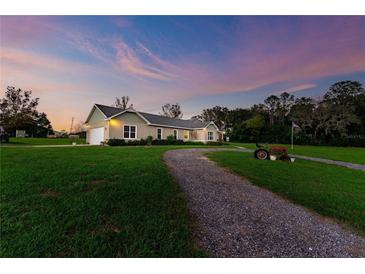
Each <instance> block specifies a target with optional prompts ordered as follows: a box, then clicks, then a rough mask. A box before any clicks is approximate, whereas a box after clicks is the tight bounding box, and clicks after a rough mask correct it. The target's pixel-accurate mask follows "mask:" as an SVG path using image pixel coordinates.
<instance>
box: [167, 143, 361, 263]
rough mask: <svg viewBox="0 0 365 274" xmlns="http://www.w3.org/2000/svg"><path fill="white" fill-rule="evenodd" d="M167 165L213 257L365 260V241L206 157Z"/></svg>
mask: <svg viewBox="0 0 365 274" xmlns="http://www.w3.org/2000/svg"><path fill="white" fill-rule="evenodd" d="M217 150H227V149H183V150H182V149H181V150H171V151H168V152H166V153H165V156H164V159H165V162H166V163H167V165H168V166H169V168H170V169H171V171H172V174H173V175H174V177H175V178H176V179H177V182H178V183H179V184H180V186H181V188H182V189H183V191H184V192H185V194H186V196H187V199H188V206H189V209H190V212H191V214H192V215H193V218H194V219H195V220H196V222H197V229H196V230H195V231H194V237H195V239H196V241H197V243H198V244H199V245H200V246H201V247H202V248H204V249H206V250H207V251H208V252H209V253H210V254H211V255H212V256H213V257H365V238H364V237H361V236H359V235H356V234H354V233H353V232H351V231H347V230H344V229H343V228H341V227H340V225H338V224H336V222H334V221H333V220H331V219H328V218H324V217H322V216H319V215H318V214H315V213H313V212H310V211H309V210H307V209H305V208H304V207H301V206H298V205H295V204H293V203H291V202H289V201H287V200H285V199H283V198H281V197H279V196H277V195H275V194H273V193H272V192H270V191H268V190H265V189H263V188H259V187H257V186H254V185H252V184H251V183H250V182H249V181H247V180H245V179H243V178H241V177H239V176H237V175H234V174H232V173H231V172H229V171H228V170H226V169H224V168H222V167H219V166H217V165H216V164H214V163H213V162H211V161H209V159H208V158H207V157H206V156H204V153H205V152H210V151H217Z"/></svg>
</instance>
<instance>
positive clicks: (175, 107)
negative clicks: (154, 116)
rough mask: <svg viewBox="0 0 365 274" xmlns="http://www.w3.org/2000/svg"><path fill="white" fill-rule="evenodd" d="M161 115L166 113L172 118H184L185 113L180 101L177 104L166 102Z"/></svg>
mask: <svg viewBox="0 0 365 274" xmlns="http://www.w3.org/2000/svg"><path fill="white" fill-rule="evenodd" d="M161 115H164V116H166V117H171V118H179V119H180V118H182V117H183V113H182V110H181V107H180V104H179V103H176V104H164V105H163V106H162V113H161Z"/></svg>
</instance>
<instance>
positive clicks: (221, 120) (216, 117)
mask: <svg viewBox="0 0 365 274" xmlns="http://www.w3.org/2000/svg"><path fill="white" fill-rule="evenodd" d="M201 118H202V119H203V120H204V121H213V122H214V124H216V126H217V127H218V128H219V129H220V130H224V129H226V125H227V118H228V108H226V107H220V106H215V107H213V108H208V109H203V113H202V115H201Z"/></svg>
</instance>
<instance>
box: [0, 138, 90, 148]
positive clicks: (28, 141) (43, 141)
mask: <svg viewBox="0 0 365 274" xmlns="http://www.w3.org/2000/svg"><path fill="white" fill-rule="evenodd" d="M73 142H76V143H77V144H85V139H68V138H54V139H53V138H15V137H10V139H9V143H8V144H2V145H4V146H7V145H32V146H33V145H71V144H72V143H73Z"/></svg>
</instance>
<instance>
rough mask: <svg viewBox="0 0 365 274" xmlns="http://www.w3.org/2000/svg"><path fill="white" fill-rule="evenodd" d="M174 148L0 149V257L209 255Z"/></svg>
mask: <svg viewBox="0 0 365 274" xmlns="http://www.w3.org/2000/svg"><path fill="white" fill-rule="evenodd" d="M180 147H181V146H180ZM171 148H172V147H167V146H165V147H139V148H136V147H118V148H116V147H114V148H112V147H71V148H63V147H59V148H21V147H19V148H1V150H0V152H1V186H0V187H1V189H0V190H1V246H0V256H1V257H198V256H205V254H204V253H203V252H201V251H199V250H198V249H197V248H195V247H194V245H193V243H192V240H191V234H190V233H191V230H192V228H191V225H192V222H191V220H190V219H189V216H188V214H187V208H186V204H185V199H184V197H183V195H182V193H181V191H180V189H179V188H178V187H177V184H176V183H175V182H174V180H173V179H172V177H171V176H170V174H169V172H168V170H167V168H166V166H165V165H164V163H163V161H162V155H163V153H164V152H165V151H166V150H168V149H171ZM184 148H185V147H184Z"/></svg>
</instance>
